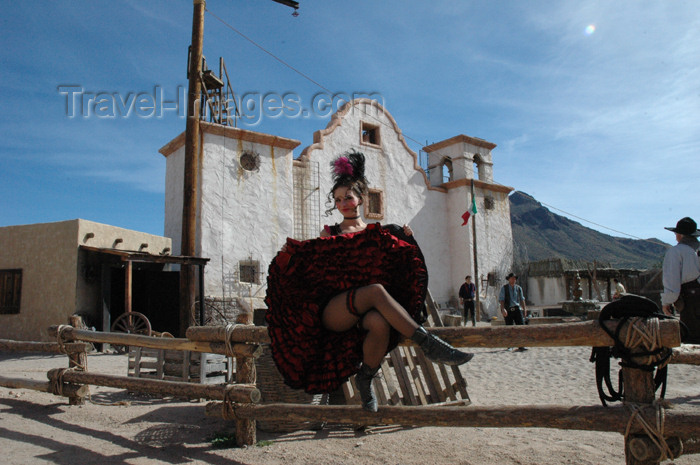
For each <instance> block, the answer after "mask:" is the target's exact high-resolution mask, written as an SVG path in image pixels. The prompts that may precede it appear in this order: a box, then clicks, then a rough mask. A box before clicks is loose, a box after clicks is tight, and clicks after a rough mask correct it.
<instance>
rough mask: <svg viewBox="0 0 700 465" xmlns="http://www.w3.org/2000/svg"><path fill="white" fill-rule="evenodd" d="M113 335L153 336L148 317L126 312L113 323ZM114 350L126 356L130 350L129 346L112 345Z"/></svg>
mask: <svg viewBox="0 0 700 465" xmlns="http://www.w3.org/2000/svg"><path fill="white" fill-rule="evenodd" d="M112 332H113V333H126V334H141V335H144V336H150V335H151V322H150V321H148V318H146V315H144V314H143V313H139V312H126V313H124V314H122V315H121V316H120V317H119V318H117V319H116V320H114V323H112ZM112 347H113V348H114V350H116V351H117V352H118V353H120V354H124V353H126V352H127V350H129V347H128V346H122V345H117V344H112Z"/></svg>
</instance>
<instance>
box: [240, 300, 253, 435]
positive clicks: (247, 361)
mask: <svg viewBox="0 0 700 465" xmlns="http://www.w3.org/2000/svg"><path fill="white" fill-rule="evenodd" d="M236 323H238V324H246V325H252V324H253V314H252V313H241V314H239V315H238V317H237V319H236ZM255 381H256V372H255V359H254V358H252V357H236V383H242V384H253V385H254V384H255ZM256 428H257V422H256V421H255V420H236V444H238V445H239V446H251V445H253V444H255V443H256V442H257V435H256Z"/></svg>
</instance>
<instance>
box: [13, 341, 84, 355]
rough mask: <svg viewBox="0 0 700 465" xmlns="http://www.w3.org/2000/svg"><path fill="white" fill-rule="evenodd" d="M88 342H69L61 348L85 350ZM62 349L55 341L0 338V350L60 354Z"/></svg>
mask: <svg viewBox="0 0 700 465" xmlns="http://www.w3.org/2000/svg"><path fill="white" fill-rule="evenodd" d="M88 347H90V344H87V343H85V342H69V343H66V344H64V345H63V349H64V350H65V351H66V352H67V353H69V354H72V353H80V352H86V351H87V349H88ZM63 349H61V346H59V345H58V343H56V342H33V341H12V340H10V339H0V351H3V352H44V353H49V354H62V353H63Z"/></svg>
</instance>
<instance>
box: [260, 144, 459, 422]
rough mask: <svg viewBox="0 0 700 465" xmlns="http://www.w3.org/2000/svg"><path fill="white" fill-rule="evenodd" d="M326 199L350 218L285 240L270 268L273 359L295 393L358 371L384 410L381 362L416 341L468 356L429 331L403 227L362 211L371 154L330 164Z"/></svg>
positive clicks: (415, 253) (414, 253) (450, 356)
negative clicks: (377, 386) (379, 391)
mask: <svg viewBox="0 0 700 465" xmlns="http://www.w3.org/2000/svg"><path fill="white" fill-rule="evenodd" d="M331 167H332V170H333V171H332V174H333V180H334V185H333V188H332V189H331V192H330V193H329V202H330V203H331V204H332V207H331V208H330V209H329V212H330V211H332V210H333V209H337V210H338V211H339V212H340V213H341V214H342V215H343V220H342V221H341V222H340V223H337V224H335V225H333V226H325V227H324V229H323V231H321V234H320V236H321V237H320V238H318V239H312V240H308V241H303V242H300V241H295V240H293V239H288V240H287V243H286V244H285V247H284V248H283V249H282V251H281V252H280V253H279V254H278V255H277V256H276V257H275V259H274V260H273V261H272V263H271V264H270V269H269V272H268V290H267V297H266V303H267V305H268V312H267V314H266V320H267V324H268V332H269V334H270V339H271V348H272V356H273V359H274V360H275V363H276V365H277V367H278V369H279V370H280V373H282V375H283V376H284V378H285V382H286V383H287V384H288V385H290V386H291V387H293V388H303V389H305V390H306V391H307V392H310V393H320V392H332V391H334V390H335V389H337V388H338V387H340V385H341V384H342V383H343V382H345V381H346V380H347V378H348V377H350V376H351V375H353V374H355V373H357V377H356V383H357V387H358V390H359V392H360V397H361V399H362V406H363V407H364V408H365V409H366V410H369V411H372V412H376V411H377V399H376V396H375V394H374V390H373V388H372V379H373V378H374V377H375V376H377V372H378V370H379V367H380V364H381V361H382V359H383V358H384V357H385V356H386V354H387V353H388V352H389V351H390V350H392V349H393V348H394V347H396V345H397V344H398V341H399V337H400V336H403V337H405V338H410V339H412V340H413V341H414V342H416V343H417V344H418V345H419V346H420V347H421V348H422V349H423V351H424V352H425V355H426V356H427V357H428V358H429V359H431V360H433V361H435V362H441V363H446V364H448V365H461V364H463V363H466V362H468V361H469V360H470V359H471V358H472V357H473V354H470V353H465V352H461V351H459V350H457V349H455V348H453V347H452V346H450V345H449V344H447V343H446V342H444V341H443V340H441V339H439V338H438V337H436V336H434V335H432V334H430V333H428V332H427V331H426V330H425V329H424V328H423V327H422V326H421V325H420V324H419V322H422V321H424V319H425V294H426V292H427V284H428V274H427V270H426V267H425V261H424V260H423V256H422V254H421V252H420V249H419V247H418V245H417V244H416V242H415V240H414V239H413V233H412V231H411V229H410V228H409V227H408V226H406V225H404V226H403V227H399V226H396V225H385V226H381V225H379V224H378V223H376V224H370V225H367V224H366V223H365V222H364V221H362V218H361V216H360V208H361V206H362V204H363V202H364V199H365V198H366V195H367V192H368V188H367V180H366V179H365V174H364V172H365V158H364V155H363V154H361V153H359V152H350V153H348V154H345V155H343V156H340V157H338V158H336V159H335V160H334V161H333V163H332V164H331Z"/></svg>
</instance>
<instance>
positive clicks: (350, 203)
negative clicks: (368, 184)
mask: <svg viewBox="0 0 700 465" xmlns="http://www.w3.org/2000/svg"><path fill="white" fill-rule="evenodd" d="M333 199H334V200H335V208H337V209H338V211H339V212H340V213H341V214H342V215H343V217H345V218H352V217H355V216H359V214H360V205H362V199H360V197H358V196H357V194H356V193H355V192H354V191H353V190H352V189H350V188H349V187H345V186H341V187H339V188H337V189H336V190H335V192H333Z"/></svg>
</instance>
